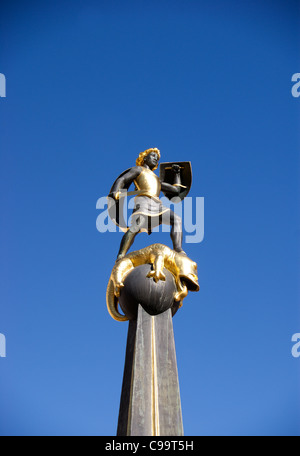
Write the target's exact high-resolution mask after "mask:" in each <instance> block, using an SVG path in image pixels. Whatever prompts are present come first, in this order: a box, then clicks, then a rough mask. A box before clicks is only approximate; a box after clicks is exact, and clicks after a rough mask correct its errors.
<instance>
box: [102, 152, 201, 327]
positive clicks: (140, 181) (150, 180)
mask: <svg viewBox="0 0 300 456" xmlns="http://www.w3.org/2000/svg"><path fill="white" fill-rule="evenodd" d="M159 159H160V151H159V150H158V149H157V148H150V149H147V150H145V151H144V152H141V153H140V154H139V156H138V158H137V160H136V166H134V167H132V168H129V169H128V170H126V171H124V172H123V173H122V174H121V175H120V176H119V177H118V178H117V179H116V181H115V182H114V184H113V186H112V188H111V190H110V193H109V195H108V196H109V198H108V200H109V205H108V208H109V214H110V216H111V218H112V220H113V221H114V222H115V223H116V224H117V225H119V226H120V227H121V228H122V229H123V231H125V234H124V235H123V238H122V240H121V244H120V249H119V253H118V256H117V260H116V263H115V266H114V267H113V270H112V273H111V276H110V279H109V283H108V287H107V293H106V302H107V307H108V311H109V313H110V315H111V316H112V317H113V318H114V319H115V320H117V321H126V320H128V319H129V317H128V315H126V306H125V315H122V314H120V312H119V311H118V303H119V299H120V296H121V294H122V290H123V289H124V286H125V285H124V282H125V279H126V278H127V277H129V276H130V274H131V273H132V271H133V270H134V269H135V268H138V267H141V266H142V265H150V266H149V267H151V269H150V270H147V272H146V273H144V272H143V275H142V276H141V275H140V276H139V278H138V280H139V282H140V284H139V286H140V288H141V289H142V291H143V293H142V300H145V303H146V301H147V299H148V301H149V294H150V295H151V293H158V294H157V296H161V294H162V293H164V292H165V288H163V287H164V285H163V284H161V283H160V282H162V283H164V282H170V281H171V282H172V281H173V282H172V283H173V285H174V286H173V288H171V289H172V290H173V291H170V290H169V289H168V290H169V291H168V293H169V295H170V293H171V296H169V298H170V299H169V300H168V299H167V298H166V299H165V300H164V302H163V303H162V308H163V309H164V308H165V306H166V305H167V306H169V307H171V306H173V303H178V305H177V308H178V307H180V306H181V305H182V300H183V299H184V298H185V297H186V296H187V293H188V290H191V291H198V290H199V284H198V277H197V264H196V263H195V262H194V261H192V260H191V259H190V258H188V256H187V255H186V253H185V252H184V251H183V249H182V222H181V218H180V217H179V216H178V215H177V214H175V213H174V212H173V211H172V210H171V209H169V208H167V207H165V206H164V205H163V203H162V201H161V200H160V199H159V196H160V193H161V191H162V192H163V193H164V194H165V196H167V197H168V198H169V199H172V198H173V197H174V196H175V197H177V202H178V201H181V200H182V199H184V197H185V196H186V195H187V193H188V192H189V189H190V186H191V180H192V177H191V165H190V162H180V163H163V164H161V165H160V177H158V176H157V175H156V174H155V173H154V171H155V170H156V169H157V167H158V162H159ZM172 181H173V182H172ZM132 183H133V184H134V185H135V190H134V191H132V192H129V191H128V188H129V186H130V185H131V184H132ZM131 195H135V200H134V209H133V213H132V216H131V223H130V226H129V227H128V226H127V224H126V222H125V220H124V219H123V214H122V204H123V201H124V196H131ZM161 224H168V225H170V226H171V232H170V235H171V239H172V243H173V250H172V249H170V248H169V247H167V246H165V245H163V244H153V245H150V246H148V247H145V248H144V249H140V250H137V251H135V252H131V253H127V252H128V250H129V248H130V247H131V246H132V244H133V242H134V239H135V236H136V235H137V234H138V233H140V232H142V231H145V232H147V233H148V234H151V232H152V230H153V228H154V227H156V226H159V225H161ZM164 271H168V272H169V273H170V274H171V275H168V278H167V279H166V274H165V272H164ZM135 280H136V279H135ZM149 280H150V282H149ZM145 281H146V282H145ZM147 281H148V282H147ZM143 284H144V285H143ZM145 284H146V285H145ZM149 286H151V288H149ZM147 287H148V288H147ZM125 288H126V287H125ZM146 290H147V291H146ZM121 297H122V296H121ZM139 299H140V298H139ZM140 300H141V299H140ZM152 300H153V299H152ZM160 301H161V299H160ZM140 304H141V305H143V303H142V302H141V303H140ZM146 305H147V304H145V306H146ZM151 306H152V304H151ZM149 308H150V307H149ZM122 309H123V307H122ZM151 309H152V310H151V311H153V312H156V311H155V309H153V306H152V307H151ZM160 310H161V308H159V309H158V310H157V312H158V313H159V312H160Z"/></svg>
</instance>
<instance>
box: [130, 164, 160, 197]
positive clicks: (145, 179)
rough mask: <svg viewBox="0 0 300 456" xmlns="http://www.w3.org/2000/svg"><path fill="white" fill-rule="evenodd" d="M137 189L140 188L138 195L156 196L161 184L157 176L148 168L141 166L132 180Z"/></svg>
mask: <svg viewBox="0 0 300 456" xmlns="http://www.w3.org/2000/svg"><path fill="white" fill-rule="evenodd" d="M134 184H135V186H136V188H137V190H140V191H141V193H140V194H139V195H140V196H149V197H150V198H158V197H159V194H160V192H161V184H160V180H159V178H158V176H157V175H156V174H154V172H153V171H151V170H150V169H148V168H143V169H142V171H141V173H140V174H139V175H138V177H137V178H136V179H135V180H134Z"/></svg>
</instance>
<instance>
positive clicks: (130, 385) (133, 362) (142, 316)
mask: <svg viewBox="0 0 300 456" xmlns="http://www.w3.org/2000/svg"><path fill="white" fill-rule="evenodd" d="M117 435H119V436H122V435H123V436H125V435H132V436H154V435H164V436H181V435H183V426H182V414H181V403H180V392H179V382H178V372H177V362H176V353H175V343H174V334H173V323H172V313H171V309H168V310H167V311H165V312H164V313H162V314H160V315H156V316H152V315H149V314H148V313H147V312H145V310H144V309H143V308H142V307H141V306H140V305H139V307H138V318H137V320H132V321H130V322H129V327H128V337H127V348H126V359H125V367H124V377H123V385H122V393H121V402H120V411H119V421H118V430H117Z"/></svg>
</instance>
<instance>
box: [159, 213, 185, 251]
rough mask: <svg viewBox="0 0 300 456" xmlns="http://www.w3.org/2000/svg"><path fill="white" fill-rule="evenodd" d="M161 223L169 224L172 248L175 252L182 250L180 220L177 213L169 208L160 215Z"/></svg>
mask: <svg viewBox="0 0 300 456" xmlns="http://www.w3.org/2000/svg"><path fill="white" fill-rule="evenodd" d="M162 223H164V224H167V225H171V233H170V235H171V239H172V242H173V249H174V250H175V251H176V252H183V250H182V221H181V217H179V215H177V214H175V212H173V211H171V210H169V211H167V212H165V213H164V214H163V215H162Z"/></svg>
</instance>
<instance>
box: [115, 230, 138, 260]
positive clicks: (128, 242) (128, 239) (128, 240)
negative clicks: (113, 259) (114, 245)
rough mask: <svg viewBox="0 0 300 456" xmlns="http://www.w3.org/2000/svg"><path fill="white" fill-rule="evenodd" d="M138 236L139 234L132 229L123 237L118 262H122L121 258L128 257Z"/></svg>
mask: <svg viewBox="0 0 300 456" xmlns="http://www.w3.org/2000/svg"><path fill="white" fill-rule="evenodd" d="M136 235H137V232H134V231H131V230H130V229H129V230H128V231H127V232H126V233H125V234H124V236H123V237H122V240H121V244H120V249H119V253H118V256H117V260H120V259H121V258H123V257H124V256H125V255H126V253H127V252H128V250H129V249H130V247H131V246H132V244H133V241H134V238H135V236H136Z"/></svg>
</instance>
